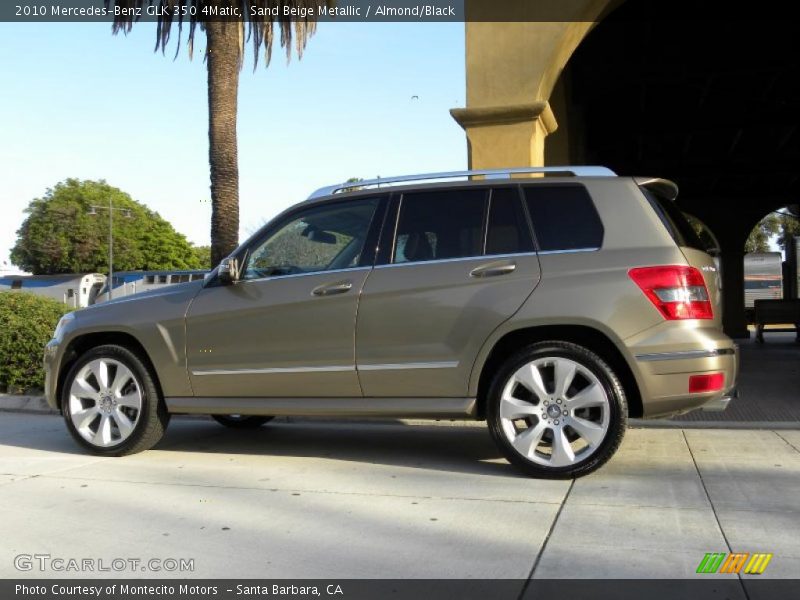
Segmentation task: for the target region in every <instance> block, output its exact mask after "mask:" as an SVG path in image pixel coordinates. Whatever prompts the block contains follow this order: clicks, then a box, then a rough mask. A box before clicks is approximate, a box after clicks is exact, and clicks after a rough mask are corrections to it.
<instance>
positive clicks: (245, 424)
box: [211, 415, 275, 429]
mask: <svg viewBox="0 0 800 600" xmlns="http://www.w3.org/2000/svg"><path fill="white" fill-rule="evenodd" d="M211 418H212V419H214V420H215V421H216V422H217V423H219V424H220V425H224V426H225V427H230V428H231V429H258V428H259V427H261V426H262V425H263V424H264V423H269V422H270V421H272V419H274V418H275V417H264V416H259V415H211Z"/></svg>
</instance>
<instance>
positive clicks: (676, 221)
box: [641, 188, 708, 252]
mask: <svg viewBox="0 0 800 600" xmlns="http://www.w3.org/2000/svg"><path fill="white" fill-rule="evenodd" d="M641 189H642V193H643V194H644V195H645V197H646V198H647V200H648V202H650V206H652V207H653V210H655V211H656V214H657V215H658V218H659V219H661V222H662V223H663V224H664V227H666V228H667V231H669V234H670V235H671V236H672V239H673V240H674V241H675V243H676V244H677V245H678V246H681V247H684V248H695V249H696V250H702V251H703V252H706V251H707V250H708V248H707V247H706V244H704V243H703V241H702V240H701V239H700V236H699V235H698V234H697V232H696V231H695V230H694V228H693V227H692V225H691V223H689V220H688V219H687V218H686V216H685V215H684V214H683V213H682V212H681V211H680V209H679V208H678V207H677V206H675V203H674V202H673V201H672V200H667V199H666V198H661V197H660V196H657V195H656V194H654V193H653V192H651V191H650V190H648V189H645V188H641Z"/></svg>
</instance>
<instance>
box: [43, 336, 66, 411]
mask: <svg viewBox="0 0 800 600" xmlns="http://www.w3.org/2000/svg"><path fill="white" fill-rule="evenodd" d="M60 349H61V344H60V343H59V341H58V340H50V341H49V342H48V343H47V345H46V346H45V347H44V397H45V399H46V400H47V404H48V405H49V406H50V408H52V409H54V410H58V396H57V393H58V372H59V366H60V362H61V357H62V353H61V352H60Z"/></svg>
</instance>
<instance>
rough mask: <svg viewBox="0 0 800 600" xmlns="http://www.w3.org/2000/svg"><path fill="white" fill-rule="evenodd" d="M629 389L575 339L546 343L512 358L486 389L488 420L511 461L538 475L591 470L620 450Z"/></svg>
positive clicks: (561, 475) (567, 474)
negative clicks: (625, 389) (487, 389)
mask: <svg viewBox="0 0 800 600" xmlns="http://www.w3.org/2000/svg"><path fill="white" fill-rule="evenodd" d="M627 414H628V410H627V404H626V399H625V392H624V389H623V387H622V384H621V383H620V381H619V379H618V378H617V376H616V374H615V373H614V371H613V370H612V369H611V368H610V367H609V366H608V364H606V363H605V362H604V361H603V360H602V359H601V358H600V357H599V356H597V355H596V354H595V353H594V352H592V351H590V350H588V349H587V348H584V347H582V346H579V345H577V344H573V343H569V342H561V341H552V342H541V343H537V344H533V345H531V346H528V347H527V348H525V349H523V350H521V351H520V352H518V353H516V354H515V355H513V356H512V357H511V358H510V359H508V360H507V361H506V363H505V364H504V366H503V367H502V368H501V369H500V371H499V372H498V374H497V375H496V377H495V378H494V381H493V382H492V385H491V387H490V391H489V397H488V405H487V418H488V422H489V430H490V432H491V434H492V437H493V438H494V440H495V443H496V444H497V445H498V447H499V448H500V450H501V451H502V452H503V455H504V456H505V457H506V458H507V459H508V461H509V462H511V463H512V464H514V465H515V466H517V467H518V468H520V469H521V470H522V471H524V472H525V473H527V474H529V475H533V476H535V477H543V478H551V479H567V478H572V477H577V476H581V475H585V474H587V473H590V472H592V471H594V470H595V469H597V468H598V467H600V466H601V465H603V464H604V463H605V462H606V461H608V460H609V458H611V456H612V455H613V454H614V452H616V450H617V448H619V445H620V443H621V442H622V438H623V436H624V434H625V427H626V424H627Z"/></svg>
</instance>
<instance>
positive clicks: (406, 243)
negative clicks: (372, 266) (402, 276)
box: [392, 190, 487, 263]
mask: <svg viewBox="0 0 800 600" xmlns="http://www.w3.org/2000/svg"><path fill="white" fill-rule="evenodd" d="M486 196H487V192H486V190H448V191H430V192H418V193H412V194H404V195H403V199H402V202H401V205H400V218H399V220H398V223H397V237H396V240H395V247H394V256H393V257H392V262H394V263H404V262H423V261H428V260H442V259H446V258H462V257H467V256H480V255H481V253H482V250H483V239H482V232H483V214H484V211H485V207H486Z"/></svg>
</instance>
